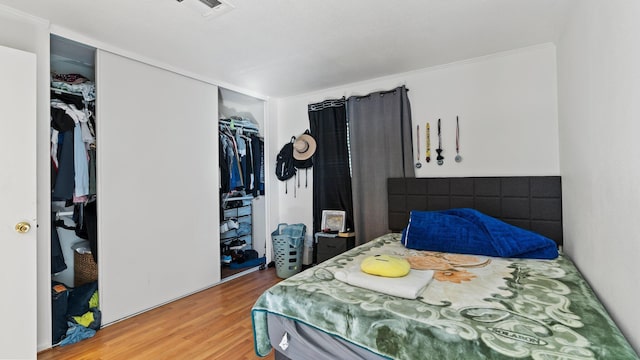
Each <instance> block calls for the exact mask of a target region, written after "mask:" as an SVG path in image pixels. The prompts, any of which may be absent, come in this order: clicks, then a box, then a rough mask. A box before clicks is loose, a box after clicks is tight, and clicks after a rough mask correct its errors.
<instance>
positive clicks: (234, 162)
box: [218, 118, 264, 197]
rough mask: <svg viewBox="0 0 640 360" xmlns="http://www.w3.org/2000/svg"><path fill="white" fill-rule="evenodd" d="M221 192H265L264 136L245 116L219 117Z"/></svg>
mask: <svg viewBox="0 0 640 360" xmlns="http://www.w3.org/2000/svg"><path fill="white" fill-rule="evenodd" d="M218 125H219V130H220V131H219V154H220V155H219V163H220V174H221V181H220V191H221V193H223V194H225V193H229V192H231V191H233V190H244V191H246V193H247V194H252V195H253V196H254V197H257V196H259V195H264V175H263V171H262V166H263V160H262V158H263V152H264V139H262V137H261V136H260V131H259V129H258V126H257V125H256V124H254V123H253V122H251V121H250V120H248V119H241V118H230V119H220V120H219V124H218Z"/></svg>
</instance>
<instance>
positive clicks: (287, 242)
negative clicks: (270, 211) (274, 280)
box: [271, 224, 307, 279]
mask: <svg viewBox="0 0 640 360" xmlns="http://www.w3.org/2000/svg"><path fill="white" fill-rule="evenodd" d="M306 230H307V227H306V226H305V225H304V224H291V225H287V224H279V225H278V228H277V229H276V230H275V231H274V232H272V233H271V241H272V242H273V253H274V256H275V263H276V275H278V277H279V278H282V279H286V278H288V277H290V276H293V275H295V274H297V273H299V272H300V270H302V244H303V243H304V235H305V232H306Z"/></svg>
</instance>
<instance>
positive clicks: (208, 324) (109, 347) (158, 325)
mask: <svg viewBox="0 0 640 360" xmlns="http://www.w3.org/2000/svg"><path fill="white" fill-rule="evenodd" d="M279 281H280V279H279V278H278V277H277V276H276V271H275V269H274V268H270V269H266V270H259V271H255V272H252V273H249V274H247V275H244V276H241V277H239V278H236V279H233V280H230V281H227V282H225V283H223V284H220V285H217V286H214V287H212V288H210V289H207V290H204V291H202V292H199V293H197V294H193V295H191V296H188V297H186V298H183V299H180V300H177V301H175V302H172V303H170V304H166V305H164V306H161V307H159V308H156V309H153V310H151V311H148V312H145V313H142V314H140V315H137V316H135V317H132V318H129V319H126V320H123V321H120V322H118V323H115V324H113V325H110V326H107V327H105V328H103V329H100V330H99V331H98V332H97V333H96V335H95V336H94V337H92V338H90V339H87V340H84V341H81V342H79V343H76V344H73V345H68V346H63V347H55V348H53V349H50V350H46V351H43V352H41V353H39V354H38V359H41V360H51V359H86V360H89V359H90V360H123V359H125V360H129V359H154V360H155V359H188V360H196V359H230V360H242V359H274V354H273V352H271V354H270V355H269V356H267V357H265V358H259V357H258V356H257V355H255V352H254V350H253V330H252V327H251V307H252V306H253V304H254V303H255V301H256V300H257V299H258V297H259V296H260V294H261V293H262V292H264V291H265V290H266V289H267V288H269V287H271V286H272V285H274V284H276V283H277V282H279ZM167 285H168V286H170V284H167ZM123 296H125V295H123Z"/></svg>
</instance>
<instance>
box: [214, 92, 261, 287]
mask: <svg viewBox="0 0 640 360" xmlns="http://www.w3.org/2000/svg"><path fill="white" fill-rule="evenodd" d="M264 105H265V104H264V101H263V100H260V99H256V98H253V97H250V96H247V95H244V94H240V93H238V92H235V91H232V90H228V89H224V88H219V91H218V112H219V114H218V115H219V120H218V136H219V143H218V144H219V173H220V266H221V278H222V279H225V278H229V277H232V276H237V275H238V274H241V273H242V272H245V271H247V270H254V269H255V268H256V267H258V268H260V269H264V267H265V263H266V256H265V255H266V254H265V253H266V235H267V234H266V230H265V229H266V218H265V215H266V214H265V212H266V206H265V200H264V197H265V180H264V179H265V169H264V166H265V164H264V134H263V131H264V113H265V107H264Z"/></svg>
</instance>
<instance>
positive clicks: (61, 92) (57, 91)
mask: <svg viewBox="0 0 640 360" xmlns="http://www.w3.org/2000/svg"><path fill="white" fill-rule="evenodd" d="M51 91H53V92H54V93H57V94H69V95H75V96H80V97H83V95H82V94H81V93H77V92H73V91H69V90H62V89H58V88H56V87H52V88H51Z"/></svg>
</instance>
